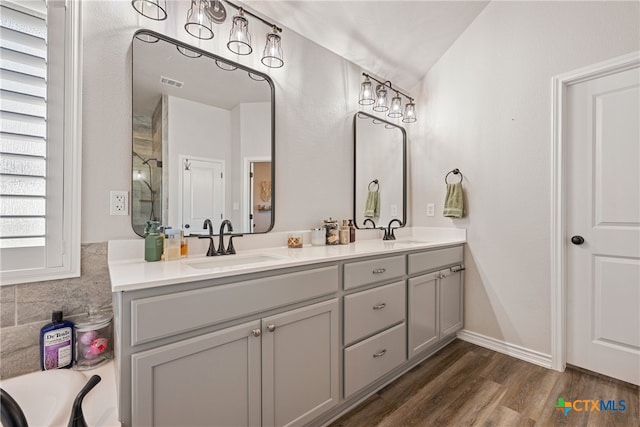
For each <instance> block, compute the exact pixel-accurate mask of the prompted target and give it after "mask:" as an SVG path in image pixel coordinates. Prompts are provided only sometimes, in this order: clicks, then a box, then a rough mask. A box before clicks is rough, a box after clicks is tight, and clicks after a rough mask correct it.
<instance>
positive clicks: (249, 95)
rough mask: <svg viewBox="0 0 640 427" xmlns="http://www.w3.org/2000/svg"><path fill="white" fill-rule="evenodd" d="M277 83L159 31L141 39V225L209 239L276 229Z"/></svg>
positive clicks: (137, 69) (135, 199) (135, 204)
mask: <svg viewBox="0 0 640 427" xmlns="http://www.w3.org/2000/svg"><path fill="white" fill-rule="evenodd" d="M274 112H275V108H274V86H273V82H272V81H271V79H270V78H269V77H268V76H267V75H265V74H263V73H261V72H259V71H256V70H252V69H250V68H247V67H244V66H242V65H240V64H236V63H233V62H230V61H228V60H226V59H224V58H221V57H218V56H215V55H212V54H210V53H207V52H205V51H201V50H199V49H197V48H194V47H192V46H188V45H186V44H183V43H181V42H178V41H176V40H172V39H170V38H167V37H165V36H163V35H161V34H157V33H154V32H151V31H140V32H138V33H136V35H135V36H134V38H133V162H132V165H133V170H132V191H131V212H132V226H133V229H134V231H135V232H136V233H137V234H139V235H143V232H144V227H145V224H146V221H148V220H156V221H160V223H161V224H162V225H164V226H168V227H172V228H182V229H184V231H185V235H190V234H201V233H204V232H206V230H205V229H204V228H203V225H204V220H205V219H210V220H211V221H212V223H213V227H214V228H213V229H214V233H217V230H218V228H219V227H220V224H221V222H222V220H224V219H229V220H231V222H232V223H233V231H234V232H236V233H264V232H267V231H269V230H270V229H271V228H272V227H273V223H274V211H273V203H274V194H273V188H274V187H275V185H274V170H275V168H274V164H273V162H274V134H275V132H274Z"/></svg>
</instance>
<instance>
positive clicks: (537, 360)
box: [456, 329, 551, 368]
mask: <svg viewBox="0 0 640 427" xmlns="http://www.w3.org/2000/svg"><path fill="white" fill-rule="evenodd" d="M456 335H457V337H458V339H461V340H462V341H466V342H470V343H471V344H475V345H479V346H480V347H484V348H488V349H489V350H493V351H497V352H498V353H502V354H506V355H507V356H512V357H515V358H516V359H520V360H524V361H525V362H529V363H533V364H535V365H539V366H542V367H544V368H551V355H549V354H545V353H540V352H539V351H535V350H531V349H529V348H526V347H521V346H519V345H515V344H510V343H508V342H506V341H502V340H497V339H495V338H491V337H488V336H486V335H482V334H478V333H476V332H471V331H468V330H466V329H463V330H461V331H459V332H458V333H457V334H456Z"/></svg>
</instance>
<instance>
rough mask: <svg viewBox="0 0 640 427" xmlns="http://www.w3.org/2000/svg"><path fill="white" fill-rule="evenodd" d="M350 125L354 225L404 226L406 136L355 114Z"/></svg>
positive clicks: (377, 120)
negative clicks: (353, 159)
mask: <svg viewBox="0 0 640 427" xmlns="http://www.w3.org/2000/svg"><path fill="white" fill-rule="evenodd" d="M353 121H354V123H353V126H354V156H355V169H354V189H353V193H354V214H353V215H354V220H355V224H356V226H357V227H358V228H370V227H372V226H373V225H372V222H373V223H375V225H376V226H378V227H382V226H384V227H386V226H387V225H388V224H389V222H390V221H391V220H392V219H399V220H400V221H401V222H402V225H403V226H404V225H405V224H406V219H407V218H406V210H407V203H406V199H407V197H406V196H407V190H406V182H407V175H406V166H407V157H406V156H407V154H406V151H407V149H406V146H407V134H406V132H405V130H404V128H403V127H401V126H398V125H396V124H393V123H391V122H387V121H385V120H382V119H380V118H378V117H375V116H372V115H370V114H367V113H363V112H358V113H356V115H355V117H354V119H353ZM365 221H366V224H365Z"/></svg>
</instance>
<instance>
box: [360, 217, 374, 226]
mask: <svg viewBox="0 0 640 427" xmlns="http://www.w3.org/2000/svg"><path fill="white" fill-rule="evenodd" d="M367 222H370V223H371V225H373V228H376V223H375V221H374V220H372V219H371V218H367V219H365V220H364V221H363V222H362V225H367Z"/></svg>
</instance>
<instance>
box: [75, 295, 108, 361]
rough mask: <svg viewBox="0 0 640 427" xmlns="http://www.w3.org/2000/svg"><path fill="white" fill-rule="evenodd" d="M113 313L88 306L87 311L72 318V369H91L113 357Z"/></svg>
mask: <svg viewBox="0 0 640 427" xmlns="http://www.w3.org/2000/svg"><path fill="white" fill-rule="evenodd" d="M112 317H113V315H112V314H111V313H104V312H101V311H99V309H98V307H97V306H95V305H90V306H89V313H88V314H87V315H86V316H83V317H81V318H79V319H77V320H74V323H75V326H74V333H75V337H76V348H75V352H74V353H75V354H74V358H73V369H76V370H80V371H83V370H86V369H92V368H95V367H97V366H99V365H102V364H103V363H105V362H107V361H108V360H111V359H112V358H113V327H112V323H111V319H112Z"/></svg>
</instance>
